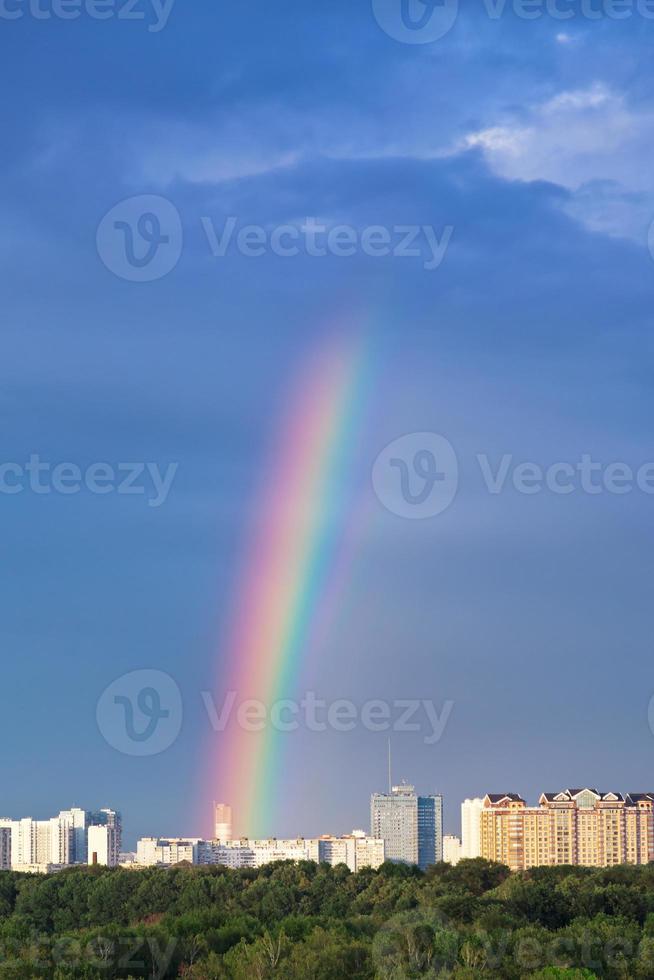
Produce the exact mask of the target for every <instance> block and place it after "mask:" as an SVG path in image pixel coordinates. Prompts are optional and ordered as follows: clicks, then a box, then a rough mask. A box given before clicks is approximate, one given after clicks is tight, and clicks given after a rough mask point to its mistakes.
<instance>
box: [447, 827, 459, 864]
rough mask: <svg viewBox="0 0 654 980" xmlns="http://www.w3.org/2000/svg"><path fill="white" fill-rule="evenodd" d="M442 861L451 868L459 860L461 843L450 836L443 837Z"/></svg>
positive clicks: (456, 838)
mask: <svg viewBox="0 0 654 980" xmlns="http://www.w3.org/2000/svg"><path fill="white" fill-rule="evenodd" d="M443 860H444V861H445V863H446V864H451V865H452V866H453V867H454V866H455V865H457V864H458V863H459V861H460V860H461V841H460V840H459V838H458V837H454V836H453V835H452V834H446V835H445V837H443Z"/></svg>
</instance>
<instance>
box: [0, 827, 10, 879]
mask: <svg viewBox="0 0 654 980" xmlns="http://www.w3.org/2000/svg"><path fill="white" fill-rule="evenodd" d="M10 868H11V820H0V871H8V870H9V869H10Z"/></svg>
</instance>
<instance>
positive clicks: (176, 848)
mask: <svg viewBox="0 0 654 980" xmlns="http://www.w3.org/2000/svg"><path fill="white" fill-rule="evenodd" d="M181 861H188V862H189V863H192V864H205V865H206V864H213V865H218V864H219V865H223V866H224V867H227V868H260V867H262V865H264V864H272V863H273V862H274V861H316V862H317V863H321V862H323V863H327V864H331V865H336V864H346V865H347V866H348V868H349V869H350V870H351V871H358V870H360V869H361V868H365V867H372V868H378V867H379V866H380V865H381V864H383V863H384V842H383V840H378V839H377V840H375V839H373V838H370V837H366V835H365V833H364V832H363V831H353V833H352V834H348V835H346V836H344V837H330V836H325V837H314V838H307V839H305V838H302V837H300V838H296V839H291V840H277V839H275V838H269V839H267V840H248V839H243V840H237V841H224V840H210V841H207V840H198V839H197V838H192V839H182V838H157V837H144V838H142V839H141V840H140V841H139V842H138V844H137V851H136V865H137V866H138V865H140V866H141V867H147V866H152V865H159V866H162V867H167V866H170V865H173V864H179V863H180V862H181Z"/></svg>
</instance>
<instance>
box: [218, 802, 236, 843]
mask: <svg viewBox="0 0 654 980" xmlns="http://www.w3.org/2000/svg"><path fill="white" fill-rule="evenodd" d="M213 826H214V831H213V835H214V838H215V839H216V840H220V841H225V842H227V841H230V840H231V839H232V808H231V806H229V804H227V803H214V805H213Z"/></svg>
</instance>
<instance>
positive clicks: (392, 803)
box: [370, 783, 443, 870]
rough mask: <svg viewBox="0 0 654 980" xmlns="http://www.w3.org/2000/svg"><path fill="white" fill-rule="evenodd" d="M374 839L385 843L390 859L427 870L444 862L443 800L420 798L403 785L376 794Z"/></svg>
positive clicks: (372, 820)
mask: <svg viewBox="0 0 654 980" xmlns="http://www.w3.org/2000/svg"><path fill="white" fill-rule="evenodd" d="M370 828H371V829H370V833H371V837H380V838H381V839H382V840H383V841H384V845H385V852H386V860H387V861H397V862H400V863H403V864H417V865H419V867H421V868H422V869H423V870H424V869H425V868H427V867H429V865H430V864H436V863H437V862H438V861H442V860H443V797H442V796H440V795H439V794H434V795H433V796H417V795H416V792H415V789H414V787H413V786H409V785H408V784H407V783H401V784H400V785H399V786H393V787H392V788H391V792H390V793H373V795H372V797H371V801H370Z"/></svg>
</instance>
